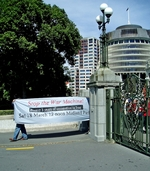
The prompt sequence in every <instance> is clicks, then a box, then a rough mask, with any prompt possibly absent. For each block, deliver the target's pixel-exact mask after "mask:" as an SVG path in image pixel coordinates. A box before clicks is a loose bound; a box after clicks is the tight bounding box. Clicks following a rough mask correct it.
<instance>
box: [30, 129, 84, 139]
mask: <svg viewBox="0 0 150 171" xmlns="http://www.w3.org/2000/svg"><path fill="white" fill-rule="evenodd" d="M85 133H86V132H82V131H68V132H57V133H46V134H44V133H43V134H33V135H32V134H28V138H29V139H36V138H56V137H67V136H73V135H80V134H85Z"/></svg>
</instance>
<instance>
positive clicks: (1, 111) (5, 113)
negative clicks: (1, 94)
mask: <svg viewBox="0 0 150 171" xmlns="http://www.w3.org/2000/svg"><path fill="white" fill-rule="evenodd" d="M13 114H14V110H0V116H1V115H13Z"/></svg>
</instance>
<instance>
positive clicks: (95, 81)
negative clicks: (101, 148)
mask: <svg viewBox="0 0 150 171" xmlns="http://www.w3.org/2000/svg"><path fill="white" fill-rule="evenodd" d="M120 81H121V80H120V76H117V75H115V73H114V72H113V71H112V70H110V69H109V68H99V69H98V70H97V71H96V72H95V73H94V74H93V75H91V77H90V82H89V83H88V84H87V86H88V88H89V89H90V92H89V97H90V136H91V138H92V139H94V140H96V141H98V142H100V141H104V140H106V89H107V88H108V87H109V88H110V89H113V87H116V86H118V85H119V82H120Z"/></svg>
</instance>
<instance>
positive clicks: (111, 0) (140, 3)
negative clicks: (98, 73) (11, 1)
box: [43, 0, 150, 38]
mask: <svg viewBox="0 0 150 171" xmlns="http://www.w3.org/2000/svg"><path fill="white" fill-rule="evenodd" d="M43 2H44V3H46V4H50V5H51V6H53V5H57V6H58V7H59V8H61V9H64V10H65V12H66V13H67V15H68V18H69V19H70V20H71V21H73V22H74V24H75V25H76V27H77V28H78V30H79V32H80V35H81V36H82V37H83V38H85V37H95V38H99V36H100V34H101V30H99V29H98V24H97V23H96V17H97V16H98V15H101V14H102V13H101V11H100V5H101V4H102V3H106V4H107V5H108V6H109V7H111V8H112V9H113V15H112V16H111V18H110V23H109V24H106V32H111V31H114V30H115V29H116V28H117V27H119V26H121V25H126V24H128V14H129V21H130V23H131V24H137V25H140V26H142V27H143V28H144V29H147V30H150V19H149V18H150V0H104V1H102V0H43ZM127 8H129V11H126V10H127Z"/></svg>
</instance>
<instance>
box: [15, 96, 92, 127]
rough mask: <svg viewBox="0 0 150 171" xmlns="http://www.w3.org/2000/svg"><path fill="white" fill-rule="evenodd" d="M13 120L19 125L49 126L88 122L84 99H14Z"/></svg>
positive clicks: (85, 99) (87, 109) (87, 106)
mask: <svg viewBox="0 0 150 171" xmlns="http://www.w3.org/2000/svg"><path fill="white" fill-rule="evenodd" d="M14 119H15V122H16V123H20V124H43V123H44V124H46V123H47V124H50V123H61V122H74V121H85V120H89V103H88V100H87V98H85V97H56V98H34V99H16V100H15V102H14Z"/></svg>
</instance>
